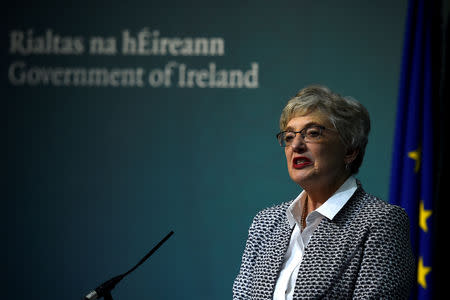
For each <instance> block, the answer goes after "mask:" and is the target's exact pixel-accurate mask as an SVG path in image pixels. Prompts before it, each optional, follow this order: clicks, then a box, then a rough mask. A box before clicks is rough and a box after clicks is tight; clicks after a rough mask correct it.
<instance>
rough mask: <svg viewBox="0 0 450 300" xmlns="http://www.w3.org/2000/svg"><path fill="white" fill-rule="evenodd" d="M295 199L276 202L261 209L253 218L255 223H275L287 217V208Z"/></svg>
mask: <svg viewBox="0 0 450 300" xmlns="http://www.w3.org/2000/svg"><path fill="white" fill-rule="evenodd" d="M292 201H293V200H291V201H288V202H283V203H280V204H276V205H273V206H270V207H267V208H264V209H263V210H260V211H259V212H258V213H257V214H256V216H255V217H254V219H253V224H258V223H274V222H277V221H280V220H283V219H285V218H286V210H287V209H288V207H289V205H291V203H292Z"/></svg>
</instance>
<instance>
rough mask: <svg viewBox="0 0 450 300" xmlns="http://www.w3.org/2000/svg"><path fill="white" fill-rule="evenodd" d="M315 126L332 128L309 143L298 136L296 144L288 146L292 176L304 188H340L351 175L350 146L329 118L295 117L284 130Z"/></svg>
mask: <svg viewBox="0 0 450 300" xmlns="http://www.w3.org/2000/svg"><path fill="white" fill-rule="evenodd" d="M312 124H314V125H320V126H324V127H325V128H328V129H325V130H322V136H321V137H320V138H318V139H317V140H314V141H309V142H307V143H305V141H304V140H303V138H302V137H301V135H300V134H296V136H295V139H294V140H293V141H292V144H291V145H289V146H286V147H285V154H286V160H287V166H288V171H289V176H290V177H291V179H292V180H293V181H294V182H295V183H297V184H299V185H300V186H301V187H303V188H304V189H321V188H330V187H333V186H336V185H337V187H339V186H340V185H341V184H342V183H343V181H344V180H345V179H346V178H347V176H348V173H347V172H346V170H345V159H346V147H345V146H344V144H343V143H342V141H341V139H340V137H339V133H338V132H337V131H336V130H335V129H334V127H333V125H332V123H331V122H330V121H329V120H328V118H327V117H326V116H325V115H324V114H323V113H321V112H318V111H316V112H312V113H309V114H307V115H304V116H300V117H294V118H292V119H291V120H290V121H289V122H288V123H287V125H286V128H285V129H284V130H290V131H300V130H302V129H303V128H305V127H308V126H310V125H312Z"/></svg>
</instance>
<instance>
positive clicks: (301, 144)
mask: <svg viewBox="0 0 450 300" xmlns="http://www.w3.org/2000/svg"><path fill="white" fill-rule="evenodd" d="M291 147H292V149H293V150H294V151H295V152H304V151H305V150H306V144H305V140H304V139H303V137H302V135H301V134H296V135H295V138H294V140H293V141H292V144H291Z"/></svg>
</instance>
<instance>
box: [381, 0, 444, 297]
mask: <svg viewBox="0 0 450 300" xmlns="http://www.w3.org/2000/svg"><path fill="white" fill-rule="evenodd" d="M433 2H435V1H426V0H410V1H409V5H408V13H407V22H406V32H405V38H404V49H403V60H402V70H401V77H400V87H399V95H398V107H397V120H396V129H395V140H394V153H393V160H392V173H391V187H390V195H389V197H390V202H391V203H393V204H396V205H400V206H402V207H403V208H404V209H405V210H406V212H407V213H408V215H409V219H410V226H411V227H410V232H411V242H412V246H413V251H414V252H415V257H416V261H417V281H416V283H415V285H414V288H413V291H412V293H411V294H412V298H413V299H431V298H432V292H433V280H432V278H433V257H432V239H433V236H432V232H433V230H432V228H433V211H432V208H433V184H434V179H433V175H434V172H433V122H432V104H433V101H432V100H433V99H432V95H433V90H432V80H433V78H432V75H433V72H432V59H433V57H432V42H431V34H432V32H431V27H432V16H433V14H432V7H430V5H432V3H433Z"/></svg>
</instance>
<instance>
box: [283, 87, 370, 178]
mask: <svg viewBox="0 0 450 300" xmlns="http://www.w3.org/2000/svg"><path fill="white" fill-rule="evenodd" d="M313 111H319V112H321V113H323V114H324V115H326V116H328V118H329V120H330V121H331V123H332V124H333V126H334V127H335V129H336V130H337V131H338V132H339V135H340V136H341V139H342V141H343V143H344V145H346V146H347V148H348V149H351V150H358V155H357V157H356V158H355V160H354V161H353V162H352V163H351V164H350V166H349V167H350V171H351V174H356V173H358V170H359V167H360V166H361V164H362V161H363V158H364V153H365V151H366V146H367V142H368V137H369V132H370V117H369V113H368V111H367V109H366V108H365V107H364V106H363V105H362V104H361V103H359V102H358V101H356V100H355V99H353V98H352V97H342V96H341V95H339V94H336V93H334V92H332V91H331V90H330V89H329V88H327V87H325V86H321V85H313V86H308V87H305V88H304V89H302V90H301V91H299V92H298V93H297V94H296V95H295V96H294V97H293V98H292V99H290V100H289V101H288V103H287V104H286V106H285V107H284V109H283V111H282V113H281V117H280V129H281V130H282V131H283V130H285V128H286V126H287V124H288V123H289V121H290V120H291V119H292V118H294V117H298V116H304V115H307V114H309V113H311V112H313Z"/></svg>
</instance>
